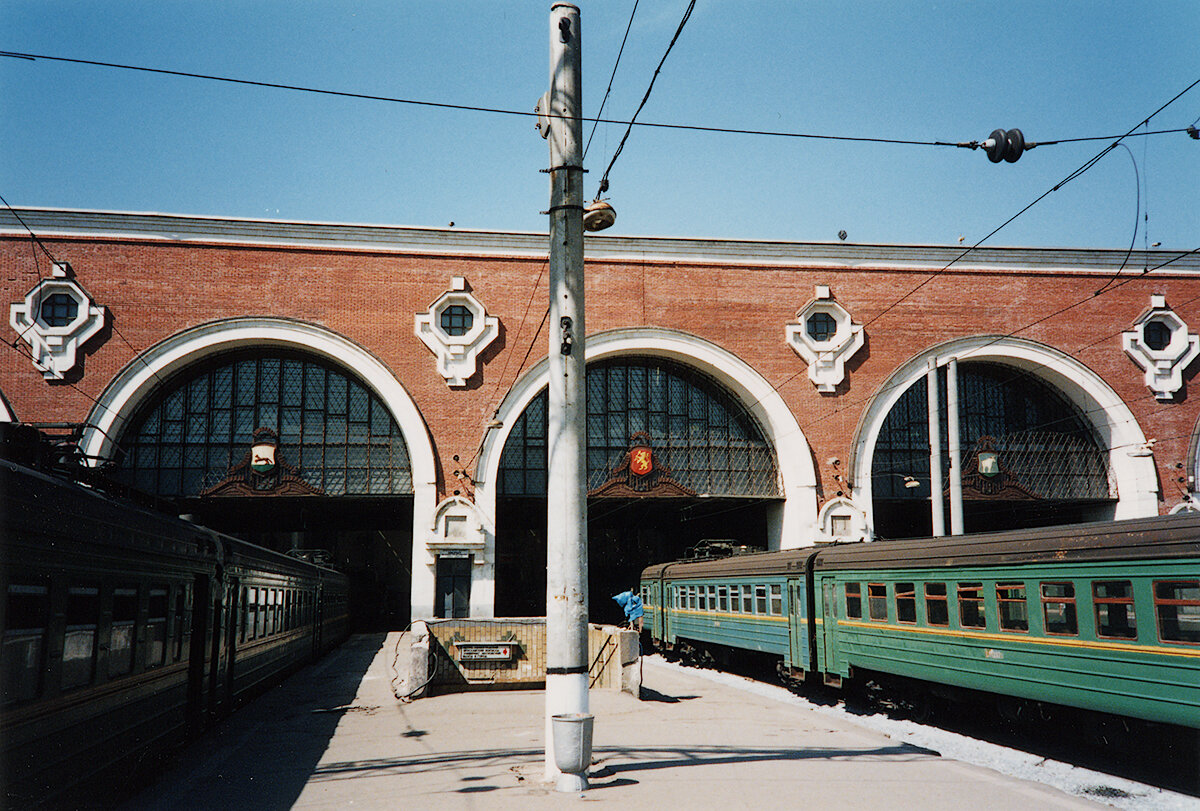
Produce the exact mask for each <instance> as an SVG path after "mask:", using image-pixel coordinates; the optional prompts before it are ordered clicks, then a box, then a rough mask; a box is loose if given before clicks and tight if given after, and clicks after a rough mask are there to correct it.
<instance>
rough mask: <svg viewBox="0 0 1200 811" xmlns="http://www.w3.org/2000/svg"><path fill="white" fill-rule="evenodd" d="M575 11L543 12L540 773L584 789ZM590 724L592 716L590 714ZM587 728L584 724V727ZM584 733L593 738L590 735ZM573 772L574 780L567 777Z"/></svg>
mask: <svg viewBox="0 0 1200 811" xmlns="http://www.w3.org/2000/svg"><path fill="white" fill-rule="evenodd" d="M579 40H580V38H579V9H578V8H576V7H575V6H573V5H570V4H568V3H555V4H554V5H553V6H552V7H551V9H550V93H549V105H548V107H549V109H548V110H547V112H548V114H549V136H548V137H547V140H548V141H549V142H550V406H549V414H548V420H547V423H548V424H547V437H546V439H547V446H548V447H547V450H548V454H549V460H548V463H549V476H548V478H549V483H548V486H547V492H546V496H547V501H548V514H547V518H546V552H547V553H546V776H547V778H548V779H556V780H557V782H558V788H559V790H560V791H567V790H573V789H582V788H586V787H587V780H586V778H585V777H584V776H583V775H569V774H561V773H560V772H559V770H558V767H557V766H555V761H554V751H553V746H554V742H553V731H552V730H553V729H554V728H555V727H554V725H553V724H552V723H551V719H552V717H553V716H556V715H585V714H586V713H587V712H588V660H587V623H588V613H587V611H588V571H587V566H588V560H587V467H586V450H587V448H586V442H587V434H586V431H585V425H586V419H587V408H586V405H587V404H586V400H585V396H586V389H585V386H584V382H585V380H584V374H585V368H584V320H583V314H584V301H583V154H582V148H581V141H582V135H583V122H582V120H581V118H580V115H581V111H582V109H583V106H582V102H581V99H580V97H581V87H582V83H581V77H580V69H581V58H580V57H581V49H580V41H579ZM589 724H590V720H589ZM589 731H590V727H589ZM589 739H590V735H589ZM589 749H590V746H589ZM572 778H577V779H576V780H574V781H573V780H572Z"/></svg>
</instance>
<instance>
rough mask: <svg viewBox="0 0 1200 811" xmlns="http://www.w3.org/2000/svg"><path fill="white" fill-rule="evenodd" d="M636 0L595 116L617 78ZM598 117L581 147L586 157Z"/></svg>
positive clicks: (634, 14)
mask: <svg viewBox="0 0 1200 811" xmlns="http://www.w3.org/2000/svg"><path fill="white" fill-rule="evenodd" d="M637 8H638V0H633V11H631V12H629V25H627V26H625V36H623V37H622V38H621V47H620V48H618V49H617V59H616V61H615V62H614V63H613V69H612V75H610V76H609V77H608V87H607V88H606V89H605V90H604V98H603V99H602V100H601V102H600V109H599V110H598V111H597V112H596V115H597V116H602V115H604V105H605V104H607V103H608V94H609V93H611V92H612V86H613V81H614V80H615V79H616V78H617V68H618V67H620V66H621V55H622V54H623V53H625V43H626V41H627V40H628V39H629V31H630V29H632V28H633V18H634V17H635V16H637ZM599 124H600V121H599V118H597V120H595V121H593V122H592V131H591V132H590V133H589V134H588V139H587V144H585V145H584V147H583V157H584V159H586V158H587V153H588V150H589V149H591V147H592V137H593V136H595V134H596V127H597V126H599Z"/></svg>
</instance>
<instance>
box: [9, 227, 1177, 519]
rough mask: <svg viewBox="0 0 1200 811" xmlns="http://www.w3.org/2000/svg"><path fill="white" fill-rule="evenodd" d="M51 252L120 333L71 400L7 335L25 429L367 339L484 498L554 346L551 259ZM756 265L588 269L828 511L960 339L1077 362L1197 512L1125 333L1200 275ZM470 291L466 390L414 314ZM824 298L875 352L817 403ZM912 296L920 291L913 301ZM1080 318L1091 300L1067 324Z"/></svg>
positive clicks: (613, 306)
mask: <svg viewBox="0 0 1200 811" xmlns="http://www.w3.org/2000/svg"><path fill="white" fill-rule="evenodd" d="M42 241H43V243H44V244H45V246H46V248H47V249H48V250H49V251H50V253H52V254H53V256H54V257H55V258H56V259H58V260H61V261H68V262H70V263H71V265H72V267H73V269H74V272H75V275H76V279H77V281H78V282H79V283H80V284H81V285H82V286H83V287H84V288H85V289H86V290H87V291H88V292H89V293H90V295H91V296H92V298H93V299H94V300H95V301H96V302H97V303H98V304H101V305H103V306H105V307H107V308H108V311H109V314H110V318H111V321H112V324H113V325H114V331H113V333H112V334H111V336H110V337H109V338H108V339H107V341H105V342H104V343H103V344H102V345H99V346H95V345H94V344H93V345H91V346H89V348H90V349H91V350H92V351H90V352H88V353H86V354H85V356H84V374H83V375H82V377H80V378H79V379H78V380H76V381H75V382H73V383H71V384H69V385H64V384H61V383H60V384H49V383H47V382H46V381H44V380H43V378H42V375H41V374H40V373H39V372H38V371H37V370H35V369H34V368H33V366H32V364H31V363H30V361H29V359H28V357H27V354H28V353H27V351H26V350H27V346H26V345H25V344H24V343H23V342H19V341H18V342H17V343H16V346H15V349H14V347H13V346H12V344H13V342H14V340H15V339H16V337H17V336H16V333H15V331H14V330H12V328H11V327H6V338H5V342H6V343H8V344H9V345H10V346H9V351H5V352H2V353H0V391H2V392H3V394H4V395H5V397H6V398H7V400H8V402H9V403H10V405H11V407H12V409H13V411H14V412H15V415H16V417H17V419H20V420H24V421H31V422H82V421H83V420H84V419H85V418H86V415H87V413H88V411H89V409H90V408H91V407H92V404H93V401H94V399H95V398H97V397H99V396H100V394H101V392H102V391H103V389H104V388H105V386H106V385H107V384H108V383H109V381H110V380H111V379H112V378H113V376H114V375H115V374H116V373H117V372H118V371H120V370H121V369H122V368H123V367H125V366H126V365H127V364H129V363H131V362H133V360H134V358H135V356H136V354H137V353H138V352H140V351H143V350H145V349H147V348H148V347H150V346H152V345H154V344H155V343H157V342H159V341H161V340H163V339H165V338H167V337H169V336H171V335H173V334H175V333H178V332H179V331H181V330H184V329H186V328H189V327H193V326H196V325H199V324H203V323H206V322H209V321H213V320H216V319H222V318H231V317H237V316H251V315H259V316H273V317H285V318H295V319H300V320H302V321H307V322H311V323H315V324H319V325H321V326H323V327H325V328H327V329H329V330H332V331H334V332H336V333H339V334H341V335H343V336H345V337H346V338H349V339H350V340H352V341H355V342H357V343H359V344H360V345H362V346H363V347H365V348H366V349H367V350H369V351H370V352H372V353H373V354H375V355H376V356H377V357H378V358H379V359H380V360H381V361H382V362H383V363H384V364H386V365H387V366H388V367H389V368H390V369H391V370H392V371H393V372H394V373H395V375H396V377H397V378H398V379H399V380H400V381H401V382H402V383H403V385H404V386H405V387H406V389H407V390H408V391H409V393H410V394H411V395H412V398H413V400H414V402H415V404H416V406H417V408H418V409H419V410H420V411H421V413H422V414H423V415H424V417H425V419H426V421H427V423H428V425H429V429H430V432H431V434H432V437H433V442H434V449H435V453H436V454H437V462H438V465H439V469H440V481H439V491H440V493H441V495H443V496H444V495H450V494H451V493H452V492H453V491H454V490H455V489H456V488H459V489H462V490H463V495H468V496H469V495H470V487H469V485H460V484H458V482H457V480H456V479H455V478H454V477H453V476H452V475H451V473H452V471H453V470H455V469H456V468H459V467H462V466H463V465H465V463H466V462H467V461H468V460H470V459H472V458H473V457H474V456H475V454H476V451H477V448H478V446H479V442H480V441H481V438H482V437H483V433H484V426H485V425H486V423H487V422H488V420H489V419H490V418H491V416H492V413H493V411H494V409H495V408H496V407H497V405H498V404H499V403H500V401H501V399H502V398H503V397H504V395H505V393H506V392H507V390H508V389H509V387H510V386H511V385H512V383H513V381H514V380H515V379H517V377H518V376H519V375H520V374H521V373H523V372H524V371H526V370H528V369H529V368H530V367H531V366H532V365H533V364H534V363H536V362H537V361H538V360H539V359H541V358H542V357H544V356H545V354H546V347H547V346H548V340H549V339H548V337H547V335H546V332H545V330H543V331H542V332H541V333H539V334H537V335H536V336H535V331H536V330H537V328H538V326H539V324H540V323H541V321H542V316H543V314H544V312H545V308H546V299H547V283H548V278H547V276H548V271H547V269H546V260H545V259H537V258H519V257H518V258H512V257H509V258H505V257H494V258H479V257H472V256H461V255H460V256H454V255H442V256H434V255H424V254H406V253H402V252H389V251H367V250H328V249H314V248H308V247H301V248H273V247H244V246H229V245H217V244H200V243H194V242H192V243H170V242H158V241H150V240H145V241H143V240H136V239H92V238H72V239H64V238H56V239H49V238H44V239H43V240H42ZM745 261H746V264H739V265H736V266H734V265H720V264H713V263H706V262H695V263H687V262H682V261H652V260H644V261H592V260H589V261H588V263H587V268H586V274H587V292H586V296H587V329H588V332H589V334H594V333H596V332H600V331H604V330H610V329H615V328H620V327H635V326H654V327H663V328H667V329H674V330H680V331H683V332H686V333H690V334H693V335H696V336H698V337H700V338H703V339H705V340H708V341H711V342H712V343H714V344H717V345H719V346H721V347H723V348H725V349H726V350H728V351H730V352H732V353H734V354H736V355H737V356H738V357H740V358H741V359H742V360H743V361H744V362H745V363H747V364H748V365H749V366H751V367H753V368H754V369H756V370H757V371H758V372H759V374H761V375H762V376H763V377H764V378H765V379H766V380H767V381H769V382H770V383H771V384H772V385H774V386H776V387H777V388H778V390H779V392H780V394H781V396H782V397H783V399H784V401H785V402H786V403H787V404H788V406H789V407H790V408H791V410H792V412H793V413H794V414H795V416H796V419H797V421H798V423H799V424H800V426H801V429H802V430H803V432H804V435H805V437H806V438H807V440H808V442H809V443H810V444H811V446H812V449H813V454H814V458H815V459H816V460H817V462H818V464H817V467H818V472H819V476H820V479H821V484H822V486H823V488H824V490H825V491H826V492H827V494H828V495H832V494H833V489H835V488H832V487H831V486H830V485H831V484H832V480H831V476H832V473H833V471H832V469H830V468H829V467H828V466H827V465H826V464H825V461H824V460H826V459H827V458H828V457H831V456H837V457H840V458H841V459H842V460H845V459H847V457H848V455H849V453H850V449H851V445H852V443H853V441H854V436H855V431H856V430H857V428H858V424H859V419H860V417H861V414H862V411H863V409H864V408H865V406H866V405H867V403H868V400H869V398H870V397H871V396H872V395H873V394H875V393H876V392H877V391H878V390H879V389H880V387H881V386H883V385H884V384H885V383H886V381H887V380H888V378H889V376H890V375H891V374H893V373H894V372H895V370H896V369H897V368H898V367H899V366H900V365H901V364H902V363H904V362H905V361H907V360H909V359H911V358H912V357H913V356H915V355H917V354H918V353H920V352H922V351H923V350H925V349H927V348H929V347H931V346H933V345H936V344H939V343H942V342H945V341H948V340H951V339H955V338H961V337H964V336H974V335H981V334H988V335H1002V334H1010V333H1013V334H1015V335H1016V336H1017V337H1020V338H1025V339H1029V340H1033V341H1039V342H1042V343H1044V344H1048V345H1049V346H1051V347H1054V348H1055V349H1058V350H1059V351H1061V352H1064V353H1066V354H1068V355H1071V356H1073V357H1075V358H1077V359H1078V360H1079V361H1080V362H1081V363H1083V364H1085V365H1086V366H1088V367H1089V368H1090V369H1092V370H1093V371H1094V372H1095V373H1096V374H1098V375H1099V376H1100V377H1102V378H1103V379H1104V380H1105V381H1106V382H1107V383H1108V385H1110V386H1111V387H1112V388H1113V390H1114V391H1116V392H1117V393H1118V395H1120V396H1121V397H1122V398H1123V399H1124V400H1125V401H1126V402H1127V403H1128V404H1129V407H1130V408H1131V410H1132V411H1133V413H1134V415H1135V417H1136V418H1137V420H1138V422H1139V424H1140V425H1141V426H1142V428H1143V430H1144V431H1145V433H1146V435H1147V436H1148V437H1154V438H1156V439H1157V440H1158V443H1157V445H1156V446H1155V456H1156V459H1157V461H1158V464H1159V465H1160V470H1159V472H1160V477H1161V480H1162V486H1163V490H1164V496H1165V501H1164V507H1165V506H1167V505H1169V504H1173V503H1175V502H1176V501H1177V500H1178V496H1179V495H1180V487H1182V485H1179V486H1177V485H1176V483H1175V479H1176V477H1177V476H1178V475H1180V473H1181V472H1180V471H1177V470H1175V469H1174V468H1173V465H1174V464H1175V463H1185V464H1186V463H1187V455H1188V448H1189V442H1190V439H1191V434H1192V431H1193V428H1194V426H1195V423H1196V418H1197V414H1198V407H1197V404H1198V403H1200V397H1197V396H1196V395H1195V394H1194V393H1193V394H1191V395H1190V396H1188V397H1186V398H1185V399H1183V400H1181V401H1180V402H1176V403H1170V404H1167V403H1162V402H1159V401H1157V400H1156V399H1155V398H1154V396H1153V394H1152V393H1151V392H1150V391H1149V390H1148V389H1147V388H1146V387H1145V385H1144V384H1143V378H1142V371H1141V370H1140V368H1139V367H1137V366H1136V365H1135V364H1134V363H1133V362H1132V361H1131V360H1130V359H1129V358H1128V357H1127V356H1126V355H1125V353H1124V352H1123V351H1122V349H1121V341H1120V333H1121V332H1122V331H1124V330H1127V329H1129V328H1130V326H1131V324H1132V323H1133V322H1134V320H1135V319H1136V318H1137V317H1138V316H1139V314H1141V313H1142V311H1143V310H1145V309H1146V308H1147V307H1148V306H1149V301H1150V295H1151V294H1152V293H1157V294H1163V295H1165V296H1166V299H1167V303H1168V304H1169V305H1171V306H1172V307H1173V308H1174V310H1175V312H1176V313H1177V314H1178V315H1179V316H1180V317H1181V318H1183V319H1184V320H1185V321H1187V322H1188V323H1189V327H1190V329H1192V330H1197V329H1200V308H1198V307H1197V305H1196V300H1197V299H1198V298H1200V279H1197V278H1194V277H1190V276H1188V275H1186V274H1183V273H1180V272H1177V271H1175V270H1173V269H1172V268H1171V267H1168V268H1163V269H1162V270H1159V271H1156V272H1155V273H1153V274H1151V275H1148V276H1146V277H1145V278H1138V279H1136V280H1134V281H1132V282H1130V283H1127V284H1123V285H1120V286H1114V287H1113V289H1110V290H1109V291H1108V292H1106V293H1104V294H1103V295H1099V296H1094V295H1093V294H1094V292H1095V291H1096V290H1097V289H1099V288H1100V287H1102V286H1103V285H1104V284H1105V282H1106V281H1107V280H1108V276H1109V274H1108V273H1106V272H1097V273H1084V272H1073V273H1070V274H1050V273H1043V272H1038V271H1031V270H1021V271H1018V272H1007V271H999V270H994V269H984V270H979V269H972V268H971V267H970V265H969V264H968V263H967V262H964V263H962V265H961V266H960V265H954V266H953V267H951V268H949V269H946V270H944V271H942V272H936V268H935V271H934V272H930V271H925V270H921V271H917V270H910V269H892V270H888V269H846V268H842V267H778V266H773V265H763V266H755V265H754V264H753V258H752V257H747V259H746V260H745ZM48 275H49V261H48V260H47V258H46V256H45V254H44V253H42V252H40V251H38V250H37V249H36V248H35V247H34V246H33V245H32V243H31V241H30V240H29V239H28V238H14V237H7V238H0V287H2V289H3V298H4V302H5V304H11V303H14V302H18V301H20V300H22V299H23V297H24V296H25V294H26V293H27V292H28V290H29V289H30V288H32V287H33V286H34V284H36V283H37V281H38V279H39V278H42V277H45V276H48ZM456 275H458V276H464V277H466V279H467V281H468V283H469V285H470V287H471V289H472V291H473V292H474V294H475V295H476V297H477V298H478V299H479V300H480V301H481V302H482V303H483V305H484V307H485V308H486V309H487V312H488V314H489V315H494V316H498V317H499V319H500V321H501V324H502V325H503V333H502V340H501V341H497V342H496V343H495V344H493V346H492V347H491V348H490V349H489V350H487V351H486V352H485V353H484V355H483V359H484V362H483V363H481V372H479V373H477V374H476V376H475V377H473V378H472V379H471V381H470V385H469V386H467V387H466V388H463V389H451V388H449V387H448V386H447V385H446V383H445V382H444V380H443V379H442V378H441V376H440V375H439V374H438V373H437V370H436V364H435V357H434V356H433V354H432V353H431V352H430V351H429V350H428V349H427V348H426V347H425V346H424V344H422V343H421V341H420V340H419V339H418V338H417V337H416V336H415V335H414V334H413V316H414V315H415V314H416V313H419V312H423V311H425V310H426V309H427V308H428V307H429V305H430V304H431V303H432V302H433V301H434V300H435V299H436V298H437V297H438V296H440V295H441V294H442V293H443V292H445V291H446V290H447V289H448V288H449V284H450V277H451V276H456ZM818 284H827V285H830V286H831V287H832V290H833V295H834V297H835V298H836V300H837V301H838V302H839V303H840V304H841V305H842V306H843V307H845V308H846V309H847V310H848V311H849V312H850V314H851V316H852V318H853V320H854V322H855V323H858V324H863V325H865V326H866V333H867V336H868V339H867V345H866V347H865V348H864V349H863V350H861V351H860V352H859V354H858V355H857V356H856V357H855V358H854V359H853V360H852V361H851V362H850V363H849V364H848V366H847V378H846V381H845V382H844V383H843V384H842V385H841V386H840V387H839V388H838V394H837V395H836V396H830V395H822V394H820V393H819V392H818V391H817V390H816V388H815V387H814V386H813V385H812V384H811V383H810V382H809V380H808V377H807V367H806V365H805V363H804V361H803V360H802V359H801V358H800V357H799V356H798V355H797V354H796V353H795V352H793V350H792V349H791V348H790V347H789V346H788V345H787V344H786V343H785V341H784V327H785V325H786V324H787V323H789V322H793V321H794V320H795V315H796V311H797V310H798V309H800V308H801V307H802V306H803V305H804V304H805V303H806V302H808V301H809V300H810V299H811V298H812V297H813V295H814V288H815V286H816V285H818ZM906 294H911V295H908V296H907V298H904V300H903V301H899V300H900V299H901V297H902V296H905V295H906ZM898 301H899V303H897V302H898ZM1077 302H1082V303H1081V304H1079V306H1076V307H1073V308H1072V309H1069V310H1067V311H1066V312H1062V313H1059V314H1056V313H1058V311H1059V310H1062V309H1063V308H1065V307H1068V306H1069V305H1072V304H1076V303H1077ZM531 342H532V344H533V349H532V351H531V352H530V351H529V349H530V345H531ZM527 352H528V358H527V359H526V354H527ZM1187 377H1189V376H1185V379H1187ZM455 455H458V456H459V457H460V459H459V461H455V460H454V459H453V457H454V456H455Z"/></svg>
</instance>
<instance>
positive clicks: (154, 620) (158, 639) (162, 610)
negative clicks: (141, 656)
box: [146, 588, 168, 667]
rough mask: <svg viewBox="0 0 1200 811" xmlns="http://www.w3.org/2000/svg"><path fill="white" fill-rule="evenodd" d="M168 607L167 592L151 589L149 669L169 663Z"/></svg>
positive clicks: (148, 613)
mask: <svg viewBox="0 0 1200 811" xmlns="http://www.w3.org/2000/svg"><path fill="white" fill-rule="evenodd" d="M167 605H168V603H167V590H166V589H165V588H151V589H150V605H149V611H148V612H147V614H146V642H147V645H148V646H149V647H148V648H147V650H146V666H147V667H158V666H159V665H161V664H164V663H165V662H166V661H167Z"/></svg>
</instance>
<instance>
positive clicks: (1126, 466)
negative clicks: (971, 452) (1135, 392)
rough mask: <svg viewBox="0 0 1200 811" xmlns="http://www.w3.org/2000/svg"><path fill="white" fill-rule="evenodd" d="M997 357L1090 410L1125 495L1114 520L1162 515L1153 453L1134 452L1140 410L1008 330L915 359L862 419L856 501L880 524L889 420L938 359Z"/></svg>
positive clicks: (1066, 358)
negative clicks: (879, 474) (878, 487)
mask: <svg viewBox="0 0 1200 811" xmlns="http://www.w3.org/2000/svg"><path fill="white" fill-rule="evenodd" d="M952 357H953V358H958V359H959V360H960V361H963V360H969V361H994V362H998V363H1004V364H1007V365H1009V366H1013V367H1016V368H1019V369H1021V370H1022V371H1025V372H1027V373H1029V374H1031V375H1033V376H1035V377H1037V378H1039V379H1040V380H1043V381H1044V382H1046V383H1047V384H1048V385H1050V386H1053V387H1054V388H1055V389H1057V390H1058V391H1059V392H1061V393H1062V394H1063V396H1065V397H1066V398H1067V399H1068V400H1070V401H1071V402H1072V403H1074V404H1075V406H1077V407H1078V408H1079V410H1080V411H1081V412H1082V413H1083V414H1084V415H1085V416H1086V418H1087V419H1088V421H1089V422H1090V423H1091V426H1092V428H1093V429H1094V430H1095V432H1096V437H1097V438H1098V439H1099V440H1100V442H1102V443H1103V446H1104V447H1105V448H1107V449H1108V455H1109V465H1110V469H1111V470H1112V474H1113V476H1114V478H1115V480H1116V486H1117V496H1118V500H1117V503H1116V505H1115V508H1114V514H1113V516H1112V517H1113V518H1115V519H1120V518H1136V517H1141V516H1148V515H1157V514H1158V478H1157V475H1156V472H1155V467H1154V460H1153V458H1151V457H1149V456H1146V455H1144V454H1134V453H1131V452H1133V451H1138V450H1139V449H1140V448H1142V447H1143V446H1144V445H1145V442H1146V436H1145V434H1144V433H1143V432H1142V429H1141V427H1140V426H1139V425H1138V424H1137V420H1136V419H1135V418H1134V416H1133V412H1132V411H1130V410H1129V407H1128V406H1127V405H1126V404H1125V402H1124V401H1123V400H1122V399H1121V398H1120V397H1119V396H1118V395H1117V394H1116V392H1114V391H1113V390H1112V388H1111V387H1110V386H1109V385H1108V383H1106V382H1105V381H1104V379H1103V378H1101V377H1100V376H1099V375H1097V374H1096V373H1095V372H1094V371H1092V370H1091V369H1090V368H1088V367H1087V366H1086V365H1084V364H1083V363H1080V362H1079V361H1078V360H1077V359H1075V358H1073V357H1071V356H1070V355H1067V354H1065V353H1063V352H1060V351H1059V350H1057V349H1054V348H1052V347H1049V346H1046V345H1045V344H1041V343H1037V342H1035V341H1029V340H1025V339H1021V338H1012V337H1007V336H991V335H982V336H976V337H971V338H962V339H958V340H954V341H948V342H946V343H943V344H939V345H937V346H934V347H931V348H929V349H927V350H925V351H924V352H922V353H920V354H919V355H916V356H914V357H913V358H911V359H910V360H909V361H908V362H907V363H905V364H904V365H903V366H901V367H900V368H899V369H897V370H896V372H895V373H894V374H892V376H891V377H890V378H888V379H887V380H886V381H885V382H884V383H883V385H882V386H881V387H880V390H879V392H878V393H877V394H876V395H875V396H874V397H873V398H872V400H871V402H870V404H869V405H868V406H867V408H866V409H865V410H864V412H863V414H862V417H861V418H860V420H859V424H858V429H857V431H856V434H855V444H854V448H853V458H852V459H851V471H852V474H853V477H854V478H853V479H852V481H853V482H854V483H855V487H854V501H855V503H856V504H858V505H859V506H860V507H861V508H862V509H863V511H864V512H865V513H866V515H867V522H868V525H869V526H870V527H873V526H874V514H873V510H874V498H873V493H872V485H871V471H872V463H873V461H874V452H875V445H876V442H877V440H878V439H879V433H880V431H881V429H882V428H883V424H884V420H885V419H886V418H887V415H888V414H889V413H890V412H891V410H892V408H893V407H894V406H895V405H896V403H897V401H898V400H899V399H900V398H901V397H902V396H903V395H904V393H905V392H906V391H907V390H908V389H909V387H910V386H912V385H913V384H914V383H916V382H917V381H918V380H920V379H921V378H922V377H924V376H925V374H926V372H927V371H928V364H929V361H930V360H931V359H937V360H938V361H939V362H943V361H945V360H947V359H949V358H952Z"/></svg>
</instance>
